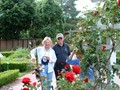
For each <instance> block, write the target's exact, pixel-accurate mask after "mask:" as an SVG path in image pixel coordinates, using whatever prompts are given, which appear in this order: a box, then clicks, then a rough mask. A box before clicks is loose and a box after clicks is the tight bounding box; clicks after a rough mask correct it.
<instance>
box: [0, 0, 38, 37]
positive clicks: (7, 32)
mask: <svg viewBox="0 0 120 90" xmlns="http://www.w3.org/2000/svg"><path fill="white" fill-rule="evenodd" d="M35 6H36V4H35V1H34V0H17V1H15V0H1V2H0V11H1V14H0V26H1V27H0V32H1V33H0V36H1V38H3V39H18V38H20V32H21V31H27V29H29V28H30V27H31V25H32V24H33V23H34V22H35V20H36V16H35V13H36V12H35Z"/></svg>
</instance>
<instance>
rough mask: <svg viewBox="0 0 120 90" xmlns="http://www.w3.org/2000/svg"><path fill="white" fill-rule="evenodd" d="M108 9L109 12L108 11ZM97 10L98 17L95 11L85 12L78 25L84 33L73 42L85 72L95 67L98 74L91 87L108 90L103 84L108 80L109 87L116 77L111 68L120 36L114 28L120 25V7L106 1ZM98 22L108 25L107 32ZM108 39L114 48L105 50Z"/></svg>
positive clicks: (115, 2) (109, 0) (95, 89)
mask: <svg viewBox="0 0 120 90" xmlns="http://www.w3.org/2000/svg"><path fill="white" fill-rule="evenodd" d="M107 7H108V8H109V10H107V11H106V8H107ZM95 9H96V11H98V14H97V15H95V14H94V12H95V11H92V10H89V11H85V13H84V15H85V18H84V19H82V20H81V21H80V22H79V23H78V24H79V25H80V26H81V27H82V31H80V32H79V33H77V34H76V37H75V38H73V39H72V40H73V42H74V43H73V45H75V47H77V48H78V49H79V51H80V54H82V58H83V60H82V62H81V64H82V70H83V72H87V68H88V67H91V66H93V67H94V71H95V72H97V73H98V74H95V75H94V76H95V80H94V82H95V83H94V85H91V87H93V88H94V90H97V86H99V85H100V86H101V87H100V89H103V88H104V89H106V87H105V86H102V85H101V84H102V83H103V82H104V80H107V85H109V83H110V82H111V79H112V78H113V76H114V75H112V73H111V70H110V68H109V66H110V58H111V54H112V52H114V51H115V50H116V46H117V43H118V41H119V36H120V33H119V30H118V29H115V28H114V25H115V24H118V23H119V19H120V18H119V16H118V12H120V7H119V6H118V5H117V1H116V0H112V1H111V0H105V5H104V6H103V7H102V8H101V7H100V6H99V5H98V7H97V8H95ZM98 21H101V22H102V23H103V24H104V25H106V29H105V30H102V29H101V28H99V27H98V26H97V24H96V23H98ZM110 23H111V26H110V25H109V24H110ZM106 38H107V39H110V40H111V43H112V44H111V45H112V48H111V49H109V50H108V49H106V48H107V47H106V48H105V49H103V46H104V44H109V43H107V41H106V40H105V39H106ZM107 85H106V86H107ZM91 90H93V89H91Z"/></svg>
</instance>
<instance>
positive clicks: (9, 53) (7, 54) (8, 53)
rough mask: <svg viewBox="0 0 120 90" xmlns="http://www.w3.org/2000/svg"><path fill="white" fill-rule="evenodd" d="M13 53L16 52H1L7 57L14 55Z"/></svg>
mask: <svg viewBox="0 0 120 90" xmlns="http://www.w3.org/2000/svg"><path fill="white" fill-rule="evenodd" d="M13 53H14V51H6V52H1V54H2V55H3V56H5V57H8V56H10V55H12V54H13Z"/></svg>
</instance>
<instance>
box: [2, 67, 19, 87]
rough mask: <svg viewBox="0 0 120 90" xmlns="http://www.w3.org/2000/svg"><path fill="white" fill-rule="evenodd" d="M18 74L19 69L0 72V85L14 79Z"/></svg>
mask: <svg viewBox="0 0 120 90" xmlns="http://www.w3.org/2000/svg"><path fill="white" fill-rule="evenodd" d="M18 74H19V70H17V69H16V70H8V71H4V72H0V87H1V86H3V85H5V84H7V83H10V82H12V81H13V80H15V79H16V78H17V77H18Z"/></svg>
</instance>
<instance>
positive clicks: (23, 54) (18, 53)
mask: <svg viewBox="0 0 120 90" xmlns="http://www.w3.org/2000/svg"><path fill="white" fill-rule="evenodd" d="M9 58H10V59H12V60H13V59H17V58H19V60H20V59H21V60H25V59H26V60H27V59H29V58H30V55H29V50H28V49H27V48H18V49H16V50H15V51H14V53H13V54H12V55H10V56H9Z"/></svg>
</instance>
